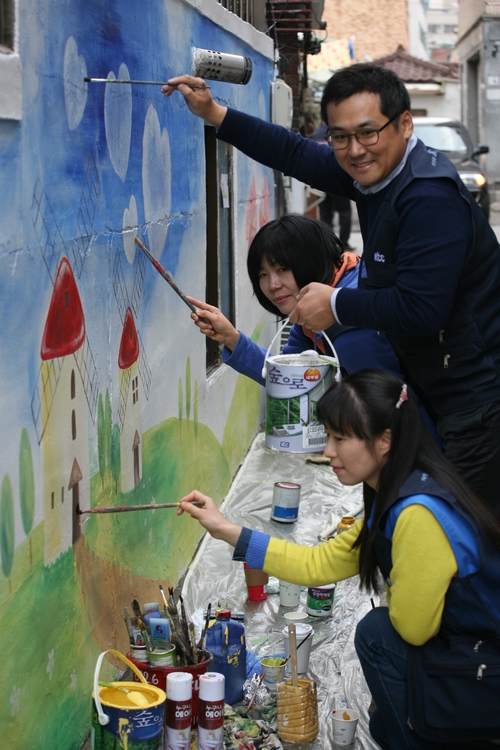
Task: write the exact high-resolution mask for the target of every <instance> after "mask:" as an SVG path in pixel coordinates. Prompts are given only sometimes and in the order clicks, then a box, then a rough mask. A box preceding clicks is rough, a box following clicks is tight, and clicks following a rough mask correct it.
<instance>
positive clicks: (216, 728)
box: [198, 698, 224, 750]
mask: <svg viewBox="0 0 500 750" xmlns="http://www.w3.org/2000/svg"><path fill="white" fill-rule="evenodd" d="M198 705H199V713H198V750H223V747H224V745H223V738H222V734H223V729H224V726H223V725H224V701H223V700H221V701H204V700H203V699H202V698H200V699H199V701H198Z"/></svg>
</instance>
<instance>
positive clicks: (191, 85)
mask: <svg viewBox="0 0 500 750" xmlns="http://www.w3.org/2000/svg"><path fill="white" fill-rule="evenodd" d="M83 80H84V82H85V83H142V84H143V85H144V86H171V87H172V88H173V89H175V88H177V86H180V84H179V83H168V81H127V80H125V79H123V80H122V79H117V78H87V76H85V78H84V79H83ZM184 86H189V88H190V89H209V88H211V87H210V86H207V85H206V84H205V83H185V84H184Z"/></svg>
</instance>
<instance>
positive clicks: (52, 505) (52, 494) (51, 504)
mask: <svg viewBox="0 0 500 750" xmlns="http://www.w3.org/2000/svg"><path fill="white" fill-rule="evenodd" d="M50 507H51V509H52V510H54V493H53V492H51V493H50Z"/></svg>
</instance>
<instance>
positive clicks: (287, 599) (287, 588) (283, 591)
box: [280, 581, 300, 607]
mask: <svg viewBox="0 0 500 750" xmlns="http://www.w3.org/2000/svg"><path fill="white" fill-rule="evenodd" d="M299 603H300V586H298V585H297V584H295V583H288V581H280V605H281V606H282V607H298V605H299Z"/></svg>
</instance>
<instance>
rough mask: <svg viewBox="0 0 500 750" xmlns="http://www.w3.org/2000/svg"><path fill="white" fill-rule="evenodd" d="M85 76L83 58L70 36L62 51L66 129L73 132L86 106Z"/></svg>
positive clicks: (85, 69) (85, 68) (85, 67)
mask: <svg viewBox="0 0 500 750" xmlns="http://www.w3.org/2000/svg"><path fill="white" fill-rule="evenodd" d="M86 75H87V65H86V63H85V58H84V57H83V56H82V55H79V54H78V46H77V44H76V41H75V39H74V37H72V36H70V37H69V38H68V41H67V42H66V49H65V50H64V73H63V77H64V100H65V103H66V117H67V119H68V127H69V129H70V130H75V128H77V127H78V125H79V124H80V121H81V119H82V117H83V113H84V111H85V105H86V104H87V88H88V84H87V83H85V82H84V80H83V79H84V78H85V77H86Z"/></svg>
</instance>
